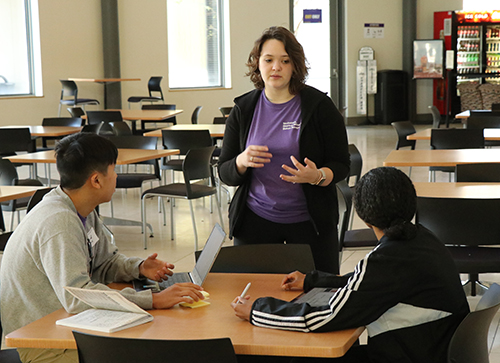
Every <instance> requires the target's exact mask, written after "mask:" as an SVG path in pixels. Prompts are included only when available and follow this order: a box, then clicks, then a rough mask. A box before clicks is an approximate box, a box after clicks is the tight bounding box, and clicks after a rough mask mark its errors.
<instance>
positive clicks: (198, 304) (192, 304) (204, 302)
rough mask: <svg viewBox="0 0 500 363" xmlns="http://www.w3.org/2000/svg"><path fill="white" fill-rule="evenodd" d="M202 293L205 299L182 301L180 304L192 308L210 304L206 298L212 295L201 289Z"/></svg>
mask: <svg viewBox="0 0 500 363" xmlns="http://www.w3.org/2000/svg"><path fill="white" fill-rule="evenodd" d="M201 294H202V295H203V296H204V297H205V300H198V301H193V302H192V303H186V302H184V303H180V304H179V305H180V306H184V307H186V308H191V309H196V308H201V307H203V306H207V305H210V303H209V302H208V301H206V299H208V298H209V297H210V294H209V293H208V292H206V291H201Z"/></svg>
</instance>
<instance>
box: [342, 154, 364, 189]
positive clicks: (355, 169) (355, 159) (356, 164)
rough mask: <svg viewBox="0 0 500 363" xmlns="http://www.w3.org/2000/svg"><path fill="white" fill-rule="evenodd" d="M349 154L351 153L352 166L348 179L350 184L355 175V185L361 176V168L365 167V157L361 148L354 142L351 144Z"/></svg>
mask: <svg viewBox="0 0 500 363" xmlns="http://www.w3.org/2000/svg"><path fill="white" fill-rule="evenodd" d="M349 154H350V155H351V168H350V170H349V175H348V176H347V178H346V180H347V183H348V184H349V181H350V180H351V177H354V178H355V179H354V185H356V183H357V182H358V180H359V179H360V178H361V170H362V169H363V157H362V156H361V153H360V152H359V149H358V148H357V147H356V145H354V144H349Z"/></svg>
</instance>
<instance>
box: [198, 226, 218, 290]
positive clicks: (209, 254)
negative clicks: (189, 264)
mask: <svg viewBox="0 0 500 363" xmlns="http://www.w3.org/2000/svg"><path fill="white" fill-rule="evenodd" d="M225 238H226V233H225V232H224V230H223V229H222V227H221V226H220V225H219V224H218V223H216V224H215V226H214V228H213V230H212V233H210V236H209V237H208V240H207V243H206V244H205V247H203V251H201V254H200V257H199V258H198V261H197V262H196V266H195V267H194V269H193V271H192V272H191V277H192V279H193V282H194V283H195V284H197V285H200V286H201V285H202V284H203V281H205V278H206V277H207V275H208V273H209V272H210V269H211V268H212V265H213V264H214V261H215V259H216V257H217V255H218V254H219V250H220V248H221V247H222V243H223V242H224V239H225Z"/></svg>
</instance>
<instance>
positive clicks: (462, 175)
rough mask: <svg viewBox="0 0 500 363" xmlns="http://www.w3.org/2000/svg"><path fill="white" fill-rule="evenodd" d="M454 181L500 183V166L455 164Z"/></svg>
mask: <svg viewBox="0 0 500 363" xmlns="http://www.w3.org/2000/svg"><path fill="white" fill-rule="evenodd" d="M455 179H456V181H457V182H469V183H474V182H477V183H500V164H498V163H479V164H457V166H456V167H455Z"/></svg>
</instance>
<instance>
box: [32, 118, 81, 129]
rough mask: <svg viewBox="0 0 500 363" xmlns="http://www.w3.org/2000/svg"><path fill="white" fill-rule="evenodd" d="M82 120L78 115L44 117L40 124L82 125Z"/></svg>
mask: <svg viewBox="0 0 500 363" xmlns="http://www.w3.org/2000/svg"><path fill="white" fill-rule="evenodd" d="M84 123H85V122H84V120H83V119H82V118H80V117H45V118H44V119H43V120H42V126H72V127H80V126H83V125H84Z"/></svg>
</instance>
